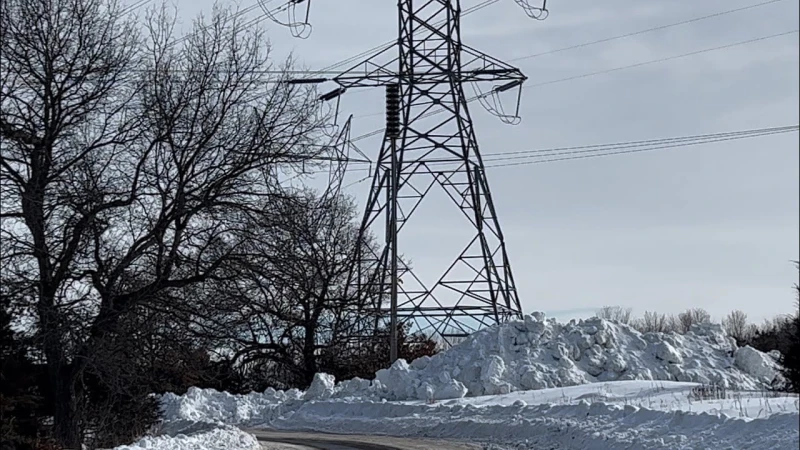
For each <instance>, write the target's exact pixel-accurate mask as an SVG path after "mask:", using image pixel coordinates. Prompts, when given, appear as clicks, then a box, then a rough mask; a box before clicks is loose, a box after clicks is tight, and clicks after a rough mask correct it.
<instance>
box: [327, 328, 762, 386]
mask: <svg viewBox="0 0 800 450" xmlns="http://www.w3.org/2000/svg"><path fill="white" fill-rule="evenodd" d="M777 368H778V366H777V364H775V362H774V358H772V357H771V356H770V355H767V354H764V353H761V352H759V351H758V350H755V349H753V348H750V347H744V348H741V349H739V348H737V346H736V342H735V340H734V339H733V338H731V337H729V336H727V335H726V333H725V331H724V329H723V328H722V326H720V325H717V324H704V325H700V326H695V327H693V328H692V330H691V331H690V332H689V333H687V334H685V335H679V334H675V333H645V334H642V333H639V332H638V331H636V330H634V329H633V328H631V327H629V326H627V325H623V324H617V323H613V322H609V321H606V320H603V319H598V318H592V319H588V320H581V321H578V322H576V321H574V320H573V321H570V323H568V324H560V323H558V322H556V321H555V320H554V319H549V320H545V318H544V314H543V313H534V314H532V315H529V316H526V317H525V319H524V320H519V321H514V322H510V323H506V324H503V325H500V326H495V327H492V328H489V329H486V330H482V331H480V332H477V333H475V334H473V335H472V336H470V337H469V338H468V339H467V340H466V341H464V342H462V343H461V344H459V345H457V346H455V347H453V348H451V349H449V350H448V351H446V352H443V353H440V354H438V355H435V356H433V357H422V358H419V359H417V360H415V361H413V362H411V363H410V364H408V363H406V362H405V361H402V360H398V361H397V362H396V363H395V364H394V365H393V366H392V367H390V368H389V369H384V370H381V371H379V372H378V373H377V374H376V378H375V381H374V382H373V383H371V384H370V385H364V384H363V380H358V381H357V383H359V385H360V386H362V388H363V389H362V390H361V392H360V394H361V396H362V397H364V398H385V399H387V400H412V399H429V398H434V399H448V398H459V397H463V396H465V395H466V396H477V395H493V394H505V393H508V392H512V391H518V390H529V389H545V388H552V387H562V386H573V385H579V384H585V383H594V382H601V381H615V380H665V381H684V382H698V383H705V384H718V385H721V386H722V387H724V388H726V389H763V388H764V387H766V386H768V385H769V384H770V383H771V382H772V381H773V380H774V379H775V378H776V377H777V376H778V374H777ZM325 395H326V397H333V398H343V397H348V396H356V395H358V394H357V392H354V389H352V386H351V385H350V384H348V383H347V382H345V383H344V384H340V385H337V386H330V392H328V393H327V394H325Z"/></svg>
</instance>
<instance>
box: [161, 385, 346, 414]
mask: <svg viewBox="0 0 800 450" xmlns="http://www.w3.org/2000/svg"><path fill="white" fill-rule="evenodd" d="M328 377H330V376H329V375H328ZM331 378H332V377H331ZM309 392H311V391H310V390H309ZM302 397H303V392H302V391H300V390H297V389H291V390H288V391H285V392H284V391H276V390H275V389H272V388H269V389H267V390H266V391H264V392H251V393H249V394H246V395H237V394H229V393H227V392H219V391H216V390H214V389H198V388H194V387H192V388H189V390H188V391H187V392H186V394H184V395H175V394H172V393H167V394H165V395H163V396H162V397H161V409H162V412H163V416H164V418H165V420H167V421H172V420H188V421H202V422H212V423H215V422H219V423H227V424H249V423H254V422H258V423H260V422H263V421H265V420H268V419H269V418H271V417H273V416H279V415H280V414H281V413H282V412H283V411H284V410H285V408H286V407H291V406H292V405H293V404H296V403H300V402H302V400H301V399H302Z"/></svg>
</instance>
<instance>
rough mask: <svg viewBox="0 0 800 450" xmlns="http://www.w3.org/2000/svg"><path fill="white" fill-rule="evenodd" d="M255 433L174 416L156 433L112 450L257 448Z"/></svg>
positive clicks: (237, 449) (243, 449) (228, 449)
mask: <svg viewBox="0 0 800 450" xmlns="http://www.w3.org/2000/svg"><path fill="white" fill-rule="evenodd" d="M260 448H261V445H260V444H259V443H258V440H256V438H255V436H253V435H252V434H249V433H245V432H244V431H242V430H240V429H238V428H236V427H233V426H230V425H226V424H222V423H213V422H195V421H185V420H173V421H169V422H166V423H165V424H164V425H163V427H162V429H161V430H159V432H158V433H157V434H156V435H155V436H146V437H144V438H142V439H140V440H139V441H138V442H136V443H133V444H131V445H123V446H120V447H115V448H114V450H142V449H148V450H258V449H260Z"/></svg>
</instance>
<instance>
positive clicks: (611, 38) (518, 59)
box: [509, 0, 783, 62]
mask: <svg viewBox="0 0 800 450" xmlns="http://www.w3.org/2000/svg"><path fill="white" fill-rule="evenodd" d="M781 1H783V0H769V1H766V2H762V3H756V4H754V5H747V6H743V7H741V8H736V9H729V10H727V11H720V12H717V13H714V14H708V15H705V16H700V17H694V18H692V19H686V20H682V21H680V22H675V23H670V24H666V25H660V26H657V27H653V28H647V29H644V30H639V31H634V32H631V33H625V34H620V35H617V36H612V37H608V38H605V39H598V40H596V41H591V42H584V43H581V44H576V45H571V46H569V47H562V48H558V49H555V50H549V51H546V52H541V53H534V54H531V55H526V56H520V57H517V58H514V59H510V60H509V62H514V61H522V60H524V59H530V58H537V57H539V56H544V55H552V54H553V53H560V52H565V51H567V50H575V49H578V48H583V47H588V46H590V45H595V44H603V43H606V42H611V41H615V40H617V39H624V38H629V37H632V36H638V35H640V34H645V33H650V32H653V31H660V30H666V29H668V28H672V27H677V26H680V25H687V24H690V23H694V22H699V21H701V20H706V19H711V18H714V17H720V16H724V15H727V14H732V13H736V12H740V11H745V10H748V9H753V8H758V7H760V6H766V5H770V4H772V3H778V2H781Z"/></svg>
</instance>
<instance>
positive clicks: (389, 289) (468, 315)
mask: <svg viewBox="0 0 800 450" xmlns="http://www.w3.org/2000/svg"><path fill="white" fill-rule="evenodd" d="M515 1H516V2H517V3H519V4H520V5H522V6H523V7H524V8H525V10H526V12H527V13H528V14H529V15H530V16H532V17H534V18H544V17H545V16H546V9H545V5H544V4H542V7H541V8H537V7H533V6H531V5H530V4H529V3H528V1H527V0H515ZM398 13H399V17H398V19H399V20H398V28H399V36H398V39H397V45H396V46H392V47H388V48H386V49H384V50H381V51H379V52H378V53H376V54H374V55H372V56H370V57H368V58H367V59H366V60H364V61H362V62H360V63H358V64H355V65H354V66H352V67H351V68H350V69H347V70H345V71H343V72H342V73H341V74H339V75H337V76H335V77H333V78H332V79H331V80H332V81H334V82H336V83H337V84H338V85H339V87H338V88H337V89H336V90H334V91H332V92H330V93H328V94H326V95H324V96H323V97H322V98H323V99H326V100H330V99H334V98H336V97H338V96H339V95H341V94H342V93H344V92H345V91H346V90H348V89H352V88H364V87H378V86H384V87H386V89H387V100H388V103H387V128H386V133H385V136H384V139H383V144H382V146H381V149H380V152H379V156H378V159H377V161H376V169H375V172H374V175H373V177H372V184H371V189H370V193H369V196H368V198H367V202H366V208H365V212H364V217H363V221H362V223H361V227H360V236H361V237H362V238H366V236H368V235H369V233H370V230H374V229H375V228H378V227H382V228H383V231H384V233H383V239H382V241H383V242H381V245H380V246H379V247H378V248H372V249H370V250H363V248H362V247H360V248H362V250H361V253H359V255H358V257H357V262H356V266H355V269H354V271H353V274H352V277H351V286H350V287H351V288H352V290H353V292H354V293H356V294H358V295H363V296H364V297H365V298H364V301H363V303H362V305H363V308H362V309H361V310H360V311H358V314H359V315H361V317H362V318H367V319H368V320H372V319H374V320H376V321H378V320H386V319H387V318H388V317H387V316H391V317H392V319H394V318H395V313H396V318H397V319H398V320H399V321H400V322H401V323H408V322H411V323H412V329H414V330H415V331H420V332H424V333H426V334H429V335H438V336H441V337H442V338H444V339H445V340H448V341H449V340H451V339H452V338H454V337H460V336H466V335H468V334H470V333H472V332H474V331H476V330H478V329H481V328H484V327H487V326H490V325H492V324H495V323H498V322H503V321H506V320H508V319H511V318H516V317H519V316H521V314H522V308H521V306H520V301H519V297H518V294H517V289H516V284H515V281H514V276H513V274H512V270H511V264H510V262H509V258H508V254H507V252H506V245H505V241H504V236H503V233H502V231H501V227H500V223H499V220H498V216H497V212H496V210H495V206H494V201H493V199H492V195H491V191H490V189H489V183H488V181H487V178H486V173H485V171H484V164H483V161H482V159H481V154H480V151H479V149H478V143H477V140H476V137H475V131H474V129H473V125H472V119H471V116H470V110H469V105H468V104H469V103H470V101H471V100H474V99H477V100H480V101H481V104H482V105H483V106H484V107H485V108H486V109H488V110H489V111H490V112H493V113H494V114H496V115H497V116H499V117H500V118H501V119H503V120H504V121H507V122H512V123H513V122H515V121H516V120H518V118H517V112H518V109H519V96H520V94H521V85H522V83H523V82H524V81H525V79H526V77H525V76H524V75H523V74H522V73H521V72H520V71H519V70H518V69H517V68H514V67H511V66H509V65H508V64H505V63H503V62H501V61H499V60H497V59H495V58H492V57H491V56H488V55H486V54H484V53H481V52H479V51H478V50H475V49H473V48H471V47H468V46H466V45H464V44H463V43H462V42H461V13H462V10H461V2H460V0H399V1H398ZM487 84H488V85H490V87H489V88H488V89H487V90H482V88H481V86H482V85H487ZM468 85H472V87H473V88H475V90H476V97H474V98H471V99H470V98H468V97H467V95H466V94H465V92H464V87H465V86H468ZM511 90H514V92H516V98H515V101H516V109H515V110H514V112H513V113H506V112H505V111H504V109H503V108H502V103H501V102H500V96H501V94H503V93H505V92H507V91H511ZM434 189H441V190H443V191H444V192H445V193H446V194H447V197H449V198H450V199H451V200H452V202H453V204H454V205H453V206H454V207H453V209H452V210H450V211H447V212H446V211H440V212H439V214H448V213H450V212H452V213H455V214H456V215H458V216H460V217H461V220H462V225H463V228H462V229H465V230H469V237H468V238H467V239H465V241H464V242H463V246H462V247H461V250H460V252H459V253H458V254H456V255H453V258H452V260H451V263H449V264H447V265H445V266H444V267H442V269H441V272H440V273H438V274H437V275H438V276H437V277H436V278H434V279H432V280H428V281H424V280H423V279H422V278H421V277H419V276H418V274H417V273H415V271H414V269H413V267H409V265H408V264H406V262H405V261H398V259H397V256H396V255H399V254H400V253H401V252H400V248H402V247H403V246H404V245H405V242H407V241H404V240H403V231H404V229H406V225H407V224H408V223H409V221H410V220H411V218H412V216H414V213H415V212H416V211H417V209H418V206H419V205H420V203H421V202H422V200H423V199H424V198H425V197H426V196H427V195H428V194H429V193H430V192H431V191H432V190H434ZM434 220H435V218H434ZM415 244H417V245H419V244H423V243H421V242H415ZM398 280H399V281H400V282H398ZM387 300H390V301H389V303H390V305H391V307H390V308H387V305H386V302H387ZM389 312H391V314H389ZM373 328H374V327H373ZM392 330H393V331H394V327H392ZM394 341H395V338H394V336H393V344H394ZM394 347H395V346H394V345H393V349H394ZM394 357H396V350H394V351H393V355H392V360H393V359H394Z"/></svg>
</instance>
